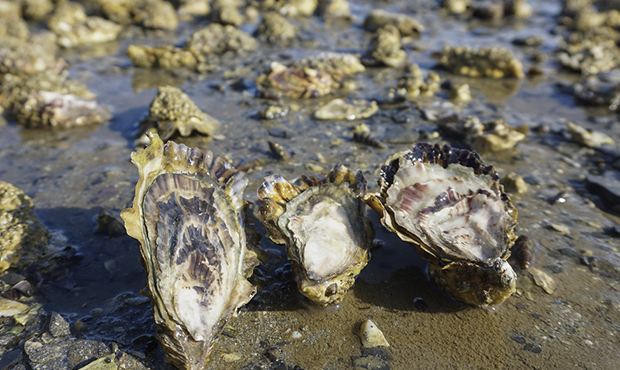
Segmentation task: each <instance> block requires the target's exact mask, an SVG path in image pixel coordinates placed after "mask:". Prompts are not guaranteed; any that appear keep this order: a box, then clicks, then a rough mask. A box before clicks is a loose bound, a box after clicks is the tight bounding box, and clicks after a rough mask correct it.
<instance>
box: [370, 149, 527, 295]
mask: <svg viewBox="0 0 620 370" xmlns="http://www.w3.org/2000/svg"><path fill="white" fill-rule="evenodd" d="M379 185H380V189H379V192H378V193H376V194H369V195H367V197H366V200H367V202H368V203H369V205H370V206H371V207H372V208H373V209H375V210H376V211H377V212H378V213H379V215H380V216H381V222H382V223H383V225H384V226H385V227H386V228H388V229H389V230H390V231H392V232H394V233H396V234H397V235H398V236H399V237H400V238H401V239H402V240H404V241H406V242H409V243H411V244H413V245H414V246H415V247H416V248H417V249H418V250H419V251H421V252H422V253H423V255H425V256H426V257H427V258H428V259H429V261H430V265H431V266H430V267H431V275H432V276H433V277H434V279H435V281H436V282H437V283H438V284H439V285H441V286H442V287H443V288H444V289H445V290H446V291H448V292H449V293H450V294H452V295H453V296H455V297H456V298H458V299H460V300H462V301H464V302H466V303H470V304H475V305H483V304H495V303H499V302H501V301H503V300H504V299H505V298H507V297H508V296H510V295H511V294H512V292H513V291H514V289H515V281H516V275H515V274H514V271H512V268H511V267H510V265H508V263H507V262H505V260H506V259H507V258H508V257H509V255H510V247H511V246H512V244H513V243H514V240H515V239H516V236H515V231H514V230H515V227H516V220H517V211H516V209H515V208H514V207H513V205H512V203H511V202H510V200H509V198H508V196H507V195H506V194H505V193H504V192H503V189H502V186H501V184H500V182H499V178H498V176H497V174H496V173H495V171H494V170H493V168H492V167H491V166H487V165H485V164H484V163H483V162H482V161H481V159H480V157H479V156H478V155H477V154H476V153H474V152H472V151H469V150H464V149H453V148H451V147H449V146H443V147H440V146H439V145H435V146H432V145H429V144H416V145H415V146H414V147H413V149H412V150H411V151H408V152H405V153H398V154H396V155H395V156H393V157H392V158H390V159H389V160H388V162H386V164H385V165H384V166H383V167H382V171H381V177H380V179H379Z"/></svg>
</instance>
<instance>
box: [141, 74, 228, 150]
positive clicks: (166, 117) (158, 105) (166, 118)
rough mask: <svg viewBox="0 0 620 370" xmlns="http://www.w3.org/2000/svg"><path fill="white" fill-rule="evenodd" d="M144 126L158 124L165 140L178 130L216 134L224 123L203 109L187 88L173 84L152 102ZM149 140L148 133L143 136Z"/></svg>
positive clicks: (181, 133) (158, 93) (180, 131)
mask: <svg viewBox="0 0 620 370" xmlns="http://www.w3.org/2000/svg"><path fill="white" fill-rule="evenodd" d="M141 125H142V126H143V127H144V128H150V127H155V128H157V131H158V133H159V135H161V137H162V138H163V139H164V140H167V139H170V138H171V137H173V136H174V135H176V134H177V133H178V134H179V135H181V136H189V135H191V134H192V133H193V132H194V131H196V132H198V133H200V134H203V135H213V133H214V132H215V131H216V130H217V128H218V127H219V126H220V123H219V121H218V120H216V119H215V118H213V117H211V116H210V115H208V114H207V113H205V112H203V111H202V110H200V108H198V106H196V104H195V103H194V102H193V101H192V99H191V98H190V97H189V96H187V95H186V94H185V93H184V92H183V91H181V90H180V89H178V88H176V87H172V86H163V87H160V88H159V89H158V90H157V95H156V96H155V98H154V99H153V101H152V102H151V105H150V107H149V113H148V116H147V117H146V118H145V119H144V120H143V121H142V123H141ZM139 141H140V142H145V139H144V136H143V137H142V138H140V139H139Z"/></svg>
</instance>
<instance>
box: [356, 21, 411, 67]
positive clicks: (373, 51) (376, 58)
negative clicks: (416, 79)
mask: <svg viewBox="0 0 620 370" xmlns="http://www.w3.org/2000/svg"><path fill="white" fill-rule="evenodd" d="M362 61H363V62H364V64H366V65H385V66H388V67H402V66H403V65H405V63H406V62H407V53H405V51H404V50H403V48H402V44H401V40H400V32H399V31H398V28H396V26H393V25H391V24H388V25H385V26H384V27H381V28H379V29H378V30H377V31H376V32H375V35H374V37H373V39H372V42H371V45H370V48H369V50H368V51H367V52H366V54H365V55H364V57H363V58H362Z"/></svg>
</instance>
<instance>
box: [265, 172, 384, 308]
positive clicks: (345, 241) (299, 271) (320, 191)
mask: <svg viewBox="0 0 620 370" xmlns="http://www.w3.org/2000/svg"><path fill="white" fill-rule="evenodd" d="M365 188H366V183H365V181H364V178H363V177H362V174H361V173H357V174H356V173H353V172H352V171H350V170H349V169H347V168H346V167H344V166H336V167H335V168H334V169H333V170H332V171H331V172H330V173H329V175H328V176H327V177H326V178H322V177H305V176H304V177H301V178H299V179H297V180H295V181H293V182H289V181H287V180H285V179H284V178H282V177H281V176H269V177H267V178H265V181H264V182H263V184H262V186H261V187H260V188H259V189H258V198H259V203H258V205H259V207H258V212H257V213H258V218H259V219H260V220H261V221H262V222H263V224H264V225H265V228H266V229H267V232H268V235H269V238H270V239H271V240H272V241H273V242H274V243H278V244H285V245H286V247H287V253H288V256H289V258H290V259H291V261H292V262H293V269H294V275H295V280H296V281H297V285H298V287H299V290H300V291H301V293H302V294H303V295H305V296H306V297H308V298H309V299H310V300H312V301H314V302H316V303H318V304H321V305H324V306H326V305H329V304H333V303H338V302H340V301H341V300H342V299H343V298H344V295H345V294H346V292H347V291H348V290H349V288H351V286H353V284H354V283H355V278H356V277H357V275H358V274H359V273H360V271H361V270H362V269H363V268H364V267H365V266H366V264H367V263H368V249H369V247H370V243H371V241H372V229H371V226H370V224H369V223H368V221H367V219H366V214H365V213H366V207H365V204H364V202H363V201H362V199H361V198H360V195H361V194H362V193H363V192H364V191H365Z"/></svg>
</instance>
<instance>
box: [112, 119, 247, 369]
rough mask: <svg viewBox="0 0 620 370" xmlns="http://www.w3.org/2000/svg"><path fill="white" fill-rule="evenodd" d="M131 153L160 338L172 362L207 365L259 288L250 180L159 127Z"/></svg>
mask: <svg viewBox="0 0 620 370" xmlns="http://www.w3.org/2000/svg"><path fill="white" fill-rule="evenodd" d="M149 137H150V139H151V144H150V145H149V146H148V147H147V148H146V149H143V150H139V151H137V152H135V153H133V154H132V161H133V163H134V164H135V165H136V167H138V172H139V174H140V178H139V180H138V183H137V184H136V191H135V197H134V200H133V205H132V207H131V208H129V209H126V210H124V211H123V212H122V214H121V216H122V218H123V221H124V222H125V228H126V229H127V233H128V234H129V235H130V236H132V237H133V238H135V239H137V240H138V241H139V242H140V251H141V253H142V257H143V262H144V266H145V268H146V272H147V275H148V286H149V289H150V292H151V295H152V299H153V305H154V316H155V322H156V324H157V326H158V329H159V330H158V336H159V340H160V342H161V344H162V346H163V347H164V349H165V350H166V352H167V354H168V356H169V358H170V360H171V362H172V363H173V364H174V365H176V366H177V367H180V368H184V369H203V368H205V366H206V362H207V357H208V355H209V351H210V349H211V346H212V344H213V340H214V338H215V337H216V336H217V335H218V333H219V332H220V330H221V329H222V327H223V326H224V324H225V322H226V321H227V320H228V319H229V318H230V317H232V316H235V315H236V312H237V309H238V308H239V307H241V306H243V305H244V304H246V303H247V302H248V301H249V300H250V299H251V298H252V297H253V296H254V294H255V291H256V290H255V288H254V286H252V285H251V284H250V283H249V282H248V281H247V279H246V278H247V277H249V275H251V274H252V270H253V268H254V266H255V265H256V264H257V262H258V259H257V257H256V254H255V253H254V252H252V251H250V250H248V249H247V248H246V235H245V232H244V225H243V218H242V209H243V207H244V204H243V199H242V193H243V190H244V188H245V186H246V183H247V182H246V180H244V179H242V178H240V177H238V175H236V174H235V171H234V169H233V168H231V166H230V165H229V164H228V163H227V162H225V161H224V160H223V159H222V158H221V157H213V155H212V154H211V153H210V152H207V153H203V152H201V151H200V150H198V149H194V148H189V147H187V146H185V145H179V144H176V143H174V142H170V141H169V142H167V143H166V144H164V143H163V142H162V140H161V139H160V138H159V137H158V136H157V134H156V133H155V131H154V130H151V131H150V132H149Z"/></svg>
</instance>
